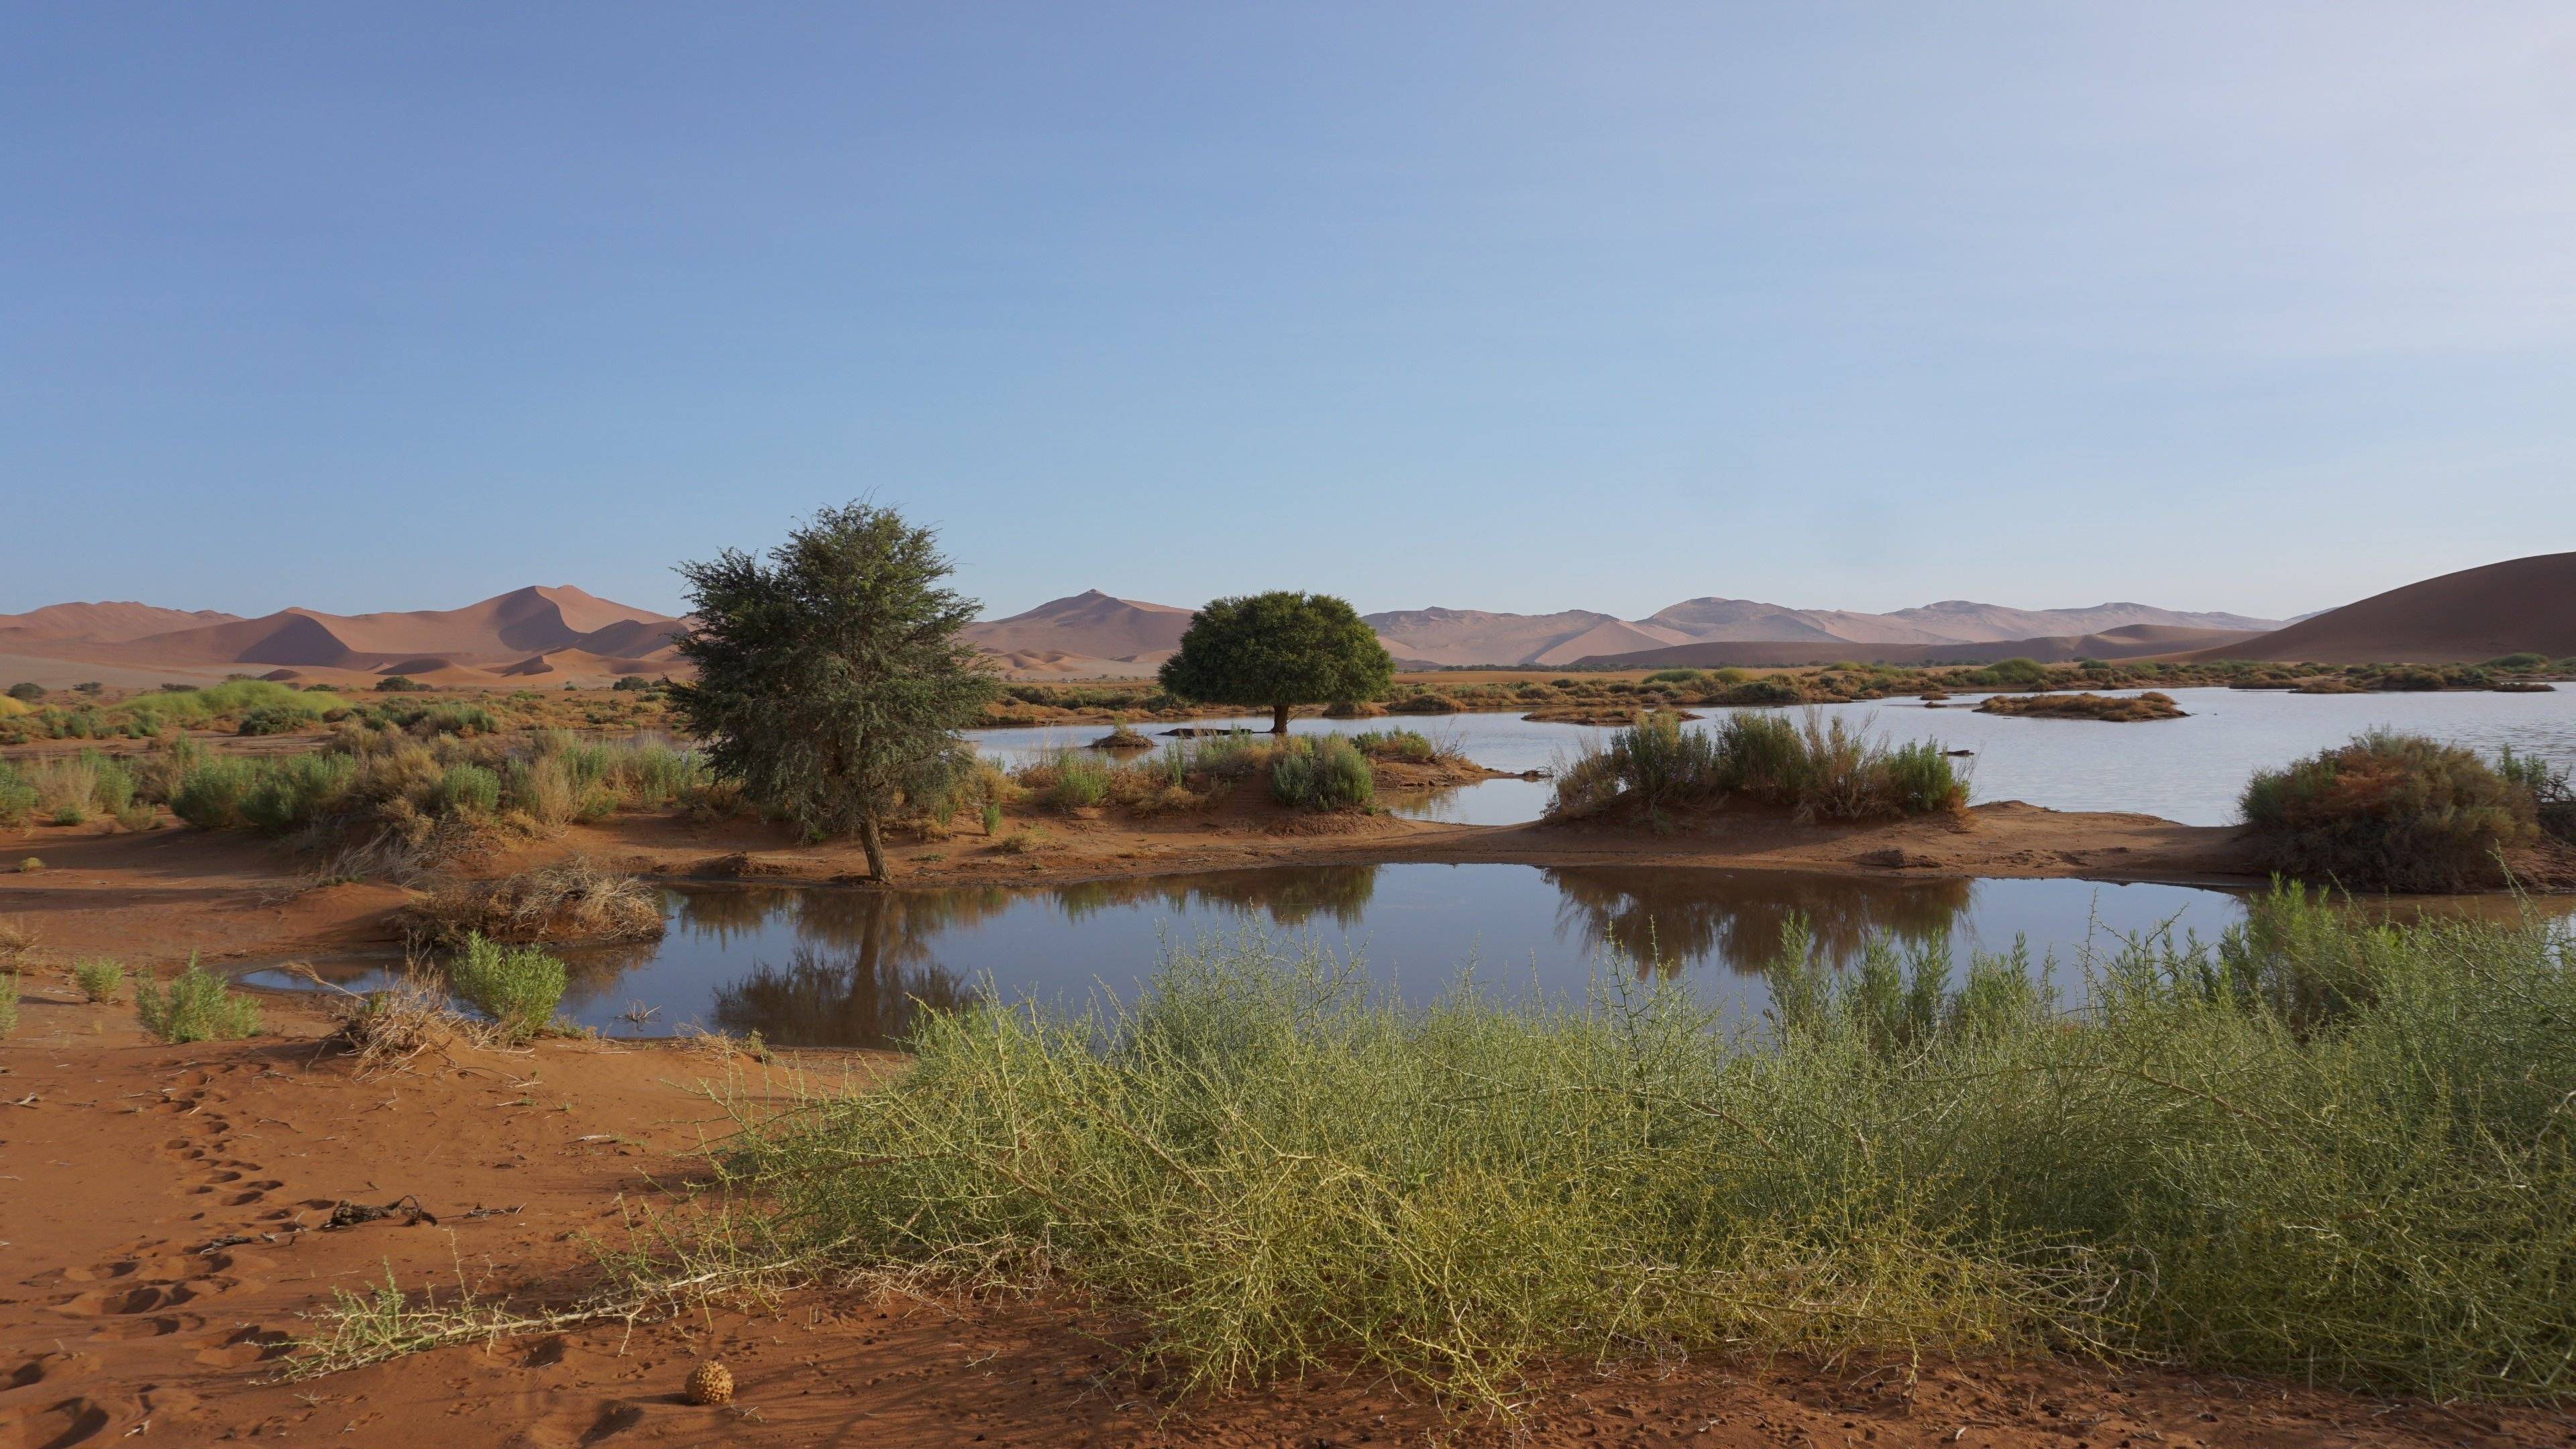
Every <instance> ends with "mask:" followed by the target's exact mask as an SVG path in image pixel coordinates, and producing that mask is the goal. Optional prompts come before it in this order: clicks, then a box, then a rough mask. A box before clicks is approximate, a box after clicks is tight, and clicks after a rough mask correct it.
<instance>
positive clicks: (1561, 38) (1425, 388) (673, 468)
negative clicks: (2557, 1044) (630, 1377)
mask: <svg viewBox="0 0 2576 1449" xmlns="http://www.w3.org/2000/svg"><path fill="white" fill-rule="evenodd" d="M861 494H873V495H874V496H875V497H876V498H877V499H878V500H879V501H881V502H886V503H891V504H895V505H897V506H899V507H901V508H903V509H904V510H905V511H907V512H908V513H910V514H912V515H914V516H915V517H917V518H919V519H921V520H924V521H927V522H931V523H934V524H936V525H937V526H938V527H939V528H940V529H941V530H942V532H943V535H944V537H945V539H946V542H947V544H948V545H949V547H950V549H951V551H952V552H953V553H954V554H955V555H956V556H957V558H958V559H959V561H960V565H961V568H960V575H961V582H962V584H963V586H964V587H965V588H966V589H967V590H968V591H970V592H972V593H974V594H975V595H976V596H978V597H980V598H982V599H984V600H986V601H987V602H988V604H989V605H990V607H991V609H992V611H993V612H996V613H1001V612H1011V611H1015V610H1018V609H1021V608H1025V607H1027V606H1028V605H1030V604H1033V603H1036V602H1038V601H1040V600H1043V599H1046V598H1050V597H1053V596H1056V595H1060V594H1066V593H1072V592H1075V591H1077V590H1080V589H1082V588H1085V587H1090V586H1098V587H1101V588H1105V589H1108V590H1110V591H1111V592H1114V593H1119V594H1123V595H1126V596H1128V597H1132V598H1142V599H1149V600H1155V601H1159V602H1165V603H1177V604H1194V603H1197V602H1200V601H1202V600H1204V599H1206V598H1207V597H1209V596H1211V595H1214V594H1219V593H1229V592H1240V591H1244V590H1249V589H1255V588H1264V587H1289V586H1294V587H1308V588H1320V589H1325V590H1329V591H1333V592H1337V593H1341V594H1344V595H1346V596H1348V597H1349V598H1350V599H1351V600H1352V601H1353V602H1355V603H1356V604H1358V605H1359V606H1360V607H1361V608H1362V609H1384V608H1409V607H1420V606H1424V605H1431V604H1443V605H1450V606H1453V607H1480V608H1490V609H1509V610H1529V611H1539V610H1550V609H1558V608H1569V607H1585V608H1597V609H1604V610H1609V611H1612V612H1617V613H1623V614H1627V615H1631V616H1634V615H1641V614H1644V613H1647V612H1649V611H1652V610H1654V609H1656V608H1658V607H1660V606H1662V605H1664V604H1667V603H1671V602H1673V601H1675V600H1678V599H1681V598H1685V597H1689V596H1693V595H1699V594H1711V593H1715V594H1726V595H1734V596H1741V597H1751V598H1760V599H1766V600H1771V601H1774V602H1779V603H1785V604H1790V605H1796V606H1806V607H1842V608H1854V609H1887V608H1894V607H1901V606H1904V605H1908V604H1916V603H1923V602H1926V601H1929V600H1932V599H1938V598H1957V597H1967V598H1976V599H1982V600H1987V601H1991V602H1998V603H2006V604H2015V605H2022V606H2029V607H2042V606H2058V605H2076V604H2091V603H2097V602H2101V601H2104V600H2107V599H2115V598H2117V599H2134V600H2140V601H2144V602H2148V603H2156V604H2162V605H2166V606H2168V607H2178V608H2196V609H2233V610H2238V611H2242V612H2249V613H2286V612H2291V611H2297V610H2304V609H2311V608H2317V607H2321V606H2326V605H2331V604H2336V603H2340V602H2344V601H2347V600H2349V599H2351V598H2353V597H2357V596H2359V595H2363V594H2367V593H2371V592H2375V591H2377V590H2379V589H2382V588H2386V587H2390V586H2393V585H2396V584H2399V583H2403V582H2407V581H2409V580H2412V579H2416V578H2420V577H2424V576H2427V575H2430V574H2434V573H2439V572H2443V571H2447V570H2449V569H2453V568H2459V567H2465V566H2468V565H2472V564H2477V563H2483V562H2488V561H2491V560H2494V559H2499V558H2506V557H2512V556H2516V555H2521V554H2528V553H2538V552H2547V551H2555V550H2562V549H2571V548H2576V8H2571V7H2569V6H2567V5H2565V4H2563V3H2557V0H2551V3H2531V4H2516V3H2495V4H2476V5H2433V4H2408V5H2398V6H2386V5H2375V4H2368V3H2348V0H2335V3H2318V4H2256V5H2248V4H2244V3H2241V0H2227V3H2159V4H2153V5H2117V6H2114V5H2078V6H2069V5H2062V4H2028V5H2020V4H1977V5H1966V6H1955V5H1944V6H1932V5H1922V4H1897V3H1890V4H1883V5H1872V6H1843V5H1834V4H1824V3H1814V0H1796V3H1783V4H1777V5H1745V4H1728V5H1710V4H1684V5H1659V4H1643V3H1640V4H1617V5H1563V4H1549V5H1515V4H1507V3H1496V0H1476V3H1472V4H1457V5H1444V6H1434V5H1423V4H1405V3H1384V0H1373V3H1369V4H1296V5H1275V4H1274V5H1245V4H1233V3H1216V4H1207V3H1188V4H1182V3H1174V4H1167V5H1119V4H1104V3H1093V4H1083V5H1065V4H1028V5H1016V4H1003V3H976V4H971V5H956V4H931V3H923V4H917V5H870V6H861V5H857V4H833V5H814V6H810V7H794V6H786V5H748V6H746V5H718V4H702V5H696V6H686V7H683V6H673V5H642V4H627V3H620V4H605V5H595V6H592V5H576V4H544V5H527V4H509V5H471V4H459V3H443V4H437V5H404V6H390V5H386V6H377V5H364V4H352V3H340V0H334V3H329V4H315V5H309V6H289V5H275V4H259V5H180V4H164V5H148V4H97V5H88V4H73V5H56V4H40V3H34V0H7V3H6V4H5V7H0V611H6V610H16V609H24V608H29V607H33V606H36V605H39V604H44V603H49V602H55V601H58V600H62V599H67V598H83V599H88V598H141V599H144V600H146V601H149V602H154V603H163V604H170V605H182V606H188V607H212V608H224V609H230V610H234V611H237V612H243V613H252V612H261V611H265V610H268V609H272V608H277V607H281V606H284V605H288V604H301V605H306V606H310V607H316V608H322V609H329V610H335V611H345V610H359V609H371V608H427V607H444V606H451V605H455V604H460V603H464V602H467V601H469V600H472V599H474V598H478V597H482V596H484V595H488V594H491V593H495V592H498V591H500V590H502V589H505V588H510V587H515V586H517V585H520V584H525V583H574V584H579V585H581V586H582V587H584V588H588V589H590V590H592V591H593V592H596V593H601V594H605V595H608V596H610V597H612V598H617V599H621V600H624V601H627V602H631V603H636V604H643V605H647V606H653V607H662V608H676V607H677V606H678V604H679V602H680V595H679V591H678V585H677V582H676V580H675V579H674V578H673V577H672V575H671V573H670V569H669V565H670V563H671V562H672V561H673V560H675V559H679V558H687V557H698V556H704V555H706V554H708V553H711V552H713V551H714V550H715V549H717V548H719V547H722V546H724V545H727V544H735V545H741V546H746V547H763V546H766V545H767V544H769V543H771V542H774V541H775V540H776V539H777V538H778V537H779V535H780V533H781V532H782V531H783V530H784V528H785V527H786V526H787V525H788V524H789V523H790V522H791V520H793V519H795V518H797V517H799V516H801V515H803V514H805V513H807V512H809V511H810V510H811V509H813V508H814V507H815V506H817V505H819V504H823V503H827V502H837V501H842V500H846V499H848V498H850V497H853V496H856V495H861Z"/></svg>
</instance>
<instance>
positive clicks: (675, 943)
mask: <svg viewBox="0 0 2576 1449" xmlns="http://www.w3.org/2000/svg"><path fill="white" fill-rule="evenodd" d="M665 900H666V909H667V911H668V916H669V923H670V928H669V933H668V934H667V935H666V936H665V937H664V938H663V939H662V940H660V941H658V942H653V943H650V944H647V945H643V946H639V947H629V948H620V949H614V950H594V951H582V952H568V953H566V955H567V958H568V959H569V960H570V961H571V962H572V964H573V966H574V984H573V988H572V990H571V992H570V993H569V994H568V996H567V998H566V1001H565V1005H564V1014H565V1015H566V1016H568V1017H570V1018H572V1019H573V1020H575V1021H578V1022H580V1023H582V1024H583V1025H586V1026H591V1027H596V1028H598V1029H599V1030H601V1031H603V1032H608V1033H611V1034H614V1035H650V1036H664V1035H669V1034H672V1033H674V1032H679V1031H684V1030H687V1029H689V1028H691V1027H701V1028H711V1029H721V1030H726V1031H732V1032H745V1031H753V1030H756V1031H758V1032H760V1033H761V1035H762V1036H763V1037H764V1038H766V1039H767V1040H769V1041H772V1042H775V1043H779V1044H781V1045H803V1046H864V1045H875V1044H880V1043H883V1042H884V1041H886V1040H887V1039H889V1038H891V1037H894V1036H897V1035H899V1034H900V1033H901V1031H902V1030H903V1028H904V1024H905V1022H906V1020H907V1019H908V1016H909V1013H910V1012H911V1010H912V1009H913V1006H912V1003H913V1002H915V1001H927V1002H932V1003H937V1004H954V1003H957V1002H960V1001H964V1000H966V999H968V998H970V997H973V996H977V995H981V994H984V993H987V992H989V993H993V994H996V995H998V996H999V997H1001V998H1003V999H1005V1000H1018V999H1022V998H1029V997H1034V998H1039V999H1044V1000H1050V1001H1055V1002H1060V1003H1064V1004H1067V1005H1072V1006H1079V1005H1081V1004H1082V1003H1083V1002H1084V1001H1085V1000H1086V999H1088V998H1089V997H1090V996H1091V995H1092V994H1093V993H1094V992H1096V991H1106V992H1109V993H1112V994H1116V995H1119V996H1122V997H1124V996H1131V995H1132V993H1134V992H1135V991H1136V990H1137V988H1138V987H1139V986H1141V985H1142V984H1143V983H1144V981H1145V980H1146V979H1147V977H1148V976H1149V975H1150V974H1151V972H1152V969H1153V966H1154V963H1155V962H1156V960H1157V959H1158V956H1159V955H1160V953H1162V952H1163V951H1165V950H1166V949H1168V948H1171V947H1174V946H1179V945H1182V944H1185V943H1192V942H1204V941H1207V940H1209V939H1210V938H1225V939H1240V938H1241V937H1243V936H1244V935H1245V934H1246V933H1253V934H1258V935H1267V936H1269V937H1270V938H1271V939H1272V940H1273V941H1274V942H1276V943H1281V944H1283V945H1285V946H1287V947H1290V948H1293V947H1295V946H1297V945H1300V944H1303V943H1308V942H1311V943H1312V944H1313V945H1315V946H1318V947H1321V948H1323V949H1325V950H1329V951H1331V952H1334V953H1335V954H1337V955H1340V956H1345V957H1350V958H1356V959H1358V960H1359V961H1361V962H1363V963H1364V965H1365V968H1366V970H1367V971H1368V973H1369V975H1370V976H1371V977H1372V978H1373V979H1374V980H1376V981H1378V982H1380V983H1382V984H1384V985H1387V986H1390V987H1392V988H1394V989H1396V990H1397V991H1398V992H1399V993H1400V994H1402V995H1403V996H1404V997H1406V998H1408V999H1413V1000H1422V999H1427V998H1429V997H1431V996H1434V995H1437V994H1438V993H1440V992H1441V991H1443V990H1445V989H1448V988H1450V987H1451V986H1453V985H1455V984H1456V982H1457V981H1458V979H1459V976H1460V974H1461V973H1462V972H1463V971H1468V970H1472V971H1473V972H1474V973H1475V975H1476V977H1477V979H1478V980H1479V981H1481V982H1484V983H1486V984H1488V985H1489V986H1490V987H1492V988H1493V989H1495V990H1497V991H1500V992H1505V993H1509V994H1513V995H1527V994H1529V993H1532V992H1536V993H1539V994H1541V995H1544V996H1548V997H1566V996H1579V995H1581V994H1582V993H1583V992H1585V991H1586V990H1588V989H1591V988H1592V987H1593V986H1594V984H1595V982H1596V976H1597V974H1599V973H1607V977H1606V978H1603V980H1604V984H1606V982H1607V981H1608V980H1610V979H1626V980H1633V979H1636V978H1639V977H1654V978H1665V979H1670V980H1673V981H1677V982H1679V983H1680V984H1682V985H1683V986H1685V987H1686V988H1688V989H1689V990H1690V991H1692V992H1693V993H1695V994H1697V995H1699V996H1700V997H1702V998H1703V999H1704V1000H1707V1001H1708V1002H1710V1003H1711V1004H1713V1005H1718V1006H1722V1007H1724V1008H1726V1009H1727V1010H1729V1011H1730V1012H1743V1013H1754V1012H1758V1011H1760V1010H1761V1008H1762V1006H1763V1004H1764V1002H1765V1000H1766V993H1765V991H1764V988H1763V984H1762V975H1761V973H1762V970H1763V968H1764V966H1765V965H1766V964H1767V963H1768V962H1769V961H1770V960H1771V959H1772V958H1773V957H1774V956H1775V955H1776V953H1777V951H1778V946H1779V941H1780V930H1781V927H1782V925H1783V924H1784V923H1785V922H1786V921H1787V920H1788V919H1789V918H1790V916H1791V915H1792V914H1793V913H1794V914H1797V915H1801V916H1804V917H1805V918H1806V919H1807V920H1808V921H1809V922H1810V925H1811V929H1812V931H1813V933H1814V937H1815V940H1816V943H1817V947H1818V949H1819V950H1820V951H1821V952H1823V953H1824V954H1825V955H1826V956H1827V957H1829V958H1830V959H1832V960H1834V961H1836V962H1838V963H1844V964H1847V963H1849V962H1850V961H1851V960H1854V959H1856V958H1857V956H1858V954H1859V952H1860V951H1861V949H1862V946H1863V944H1864V943H1865V942H1866V941H1868V940H1869V939H1870V938H1871V937H1873V936H1879V935H1885V936H1888V937H1892V938H1894V939H1895V940H1897V941H1899V942H1904V943H1918V944H1924V943H1932V942H1936V941H1937V942H1946V943H1948V945H1949V946H1950V948H1951V951H1952V955H1953V961H1954V964H1955V966H1956V967H1958V968H1960V969H1964V968H1965V965H1966V963H1967V958H1968V956H1969V953H1971V952H1974V951H1989V952H2003V951H2009V950H2011V949H2012V948H2013V947H2014V944H2015V942H2016V940H2017V939H2018V940H2020V941H2022V942H2023V943H2025V944H2026V945H2027V948H2028V950H2029V953H2030V956H2031V960H2032V962H2033V964H2034V966H2036V965H2038V964H2039V963H2041V962H2042V961H2044V960H2045V959H2047V958H2050V957H2054V958H2055V961H2056V963H2057V966H2058V979H2059V982H2060V984H2061V985H2062V986H2064V987H2066V988H2068V989H2069V991H2070V993H2071V992H2074V991H2077V990H2080V987H2081V979H2082V972H2081V970H2080V969H2079V968H2080V963H2081V961H2082V959H2083V957H2084V955H2085V953H2086V952H2087V951H2088V950H2093V951H2108V950H2112V949H2115V948H2116V947H2117V946H2118V944H2119V938H2120V937H2122V936H2126V935H2133V934H2137V933H2141V932H2151V931H2156V930H2160V929H2165V928H2168V927H2170V928H2171V929H2172V930H2173V931H2174V932H2175V933H2176V935H2177V937H2181V936H2183V935H2185V934H2187V933H2197V934H2198V935H2200V936H2201V937H2202V938H2203V939H2208V940H2214V939H2215V938H2216V937H2217V935H2218V934H2219V933H2220V932H2221V931H2223V930H2224V929H2225V928H2226V927H2227V926H2228V925H2229V924H2230V923H2232V922H2234V921H2236V920H2238V919H2239V918H2240V917H2241V916H2242V914H2243V907H2242V905H2241V903H2240V901H2239V899H2238V897H2236V896H2235V895H2233V894H2231V893H2229V892H2225V891H2218V890H2204V889H2199V888H2194V887H2189V886H2172V885H2110V884H2100V883H2096V882H2092V881H2079V880H1966V879H1957V878H1952V879H1927V880H1885V879H1867V878H1861V879H1856V878H1851V877H1841V876H1824V875H1804V874H1792V873H1782V872H1766V871H1730V870H1710V869H1698V868H1686V867H1660V868H1642V869H1641V868H1636V867H1607V866H1602V867H1595V866H1585V867H1560V868H1540V867H1536V866H1526V865H1488V864H1480V865H1424V864H1397V865H1375V866H1367V865H1363V866H1282V867H1274V868H1267V869H1258V870H1240V871H1222V872H1211V873H1208V874H1203V875H1192V876H1162V877H1152V878H1147V879H1141V880H1123V881H1097V882H1086V883H1080V884H1072V885H1060V886H1052V887H1018V888H1002V887H990V888H976V889H939V890H900V891H865V890H849V889H834V888H752V887H691V888H688V889H674V890H671V891H668V892H666V897H665ZM388 964H389V963H384V962H369V961H344V962H341V963H338V964H337V965H326V966H324V967H323V969H322V971H321V974H322V975H323V976H324V977H325V979H328V980H332V981H335V982H337V983H338V984H340V985H343V986H346V987H348V988H350V989H352V990H364V989H366V988H368V987H369V986H372V985H376V984H380V983H381V981H382V980H383V975H382V973H383V972H384V970H385V969H386V968H387V965H388ZM247 979H248V980H249V981H250V983H251V984H254V985H261V986H280V987H282V986H291V985H293V984H295V983H294V982H293V981H292V980H290V979H289V978H287V977H285V976H284V975H283V974H281V973H278V972H274V971H268V972H255V973H252V974H251V975H250V976H249V977H248V978H247ZM639 1007H642V1008H650V1011H649V1013H647V1012H644V1011H639V1010H637V1008H639ZM630 1013H632V1015H631V1016H630Z"/></svg>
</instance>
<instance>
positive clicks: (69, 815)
mask: <svg viewBox="0 0 2576 1449" xmlns="http://www.w3.org/2000/svg"><path fill="white" fill-rule="evenodd" d="M88 819H89V812H88V811H86V810H83V809H82V808H80V807H79V806H78V805H57V806H55V807H54V823H55V824H56V825H79V824H82V823H84V822H85V821H87V820H88Z"/></svg>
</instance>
